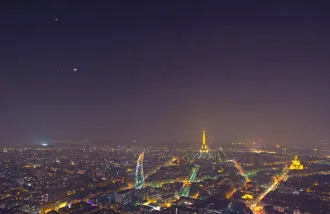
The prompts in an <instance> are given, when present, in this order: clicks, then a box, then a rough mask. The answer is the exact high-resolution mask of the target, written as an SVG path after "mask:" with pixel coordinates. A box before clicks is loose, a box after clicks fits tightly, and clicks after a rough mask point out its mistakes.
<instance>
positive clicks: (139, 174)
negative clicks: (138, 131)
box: [135, 152, 144, 189]
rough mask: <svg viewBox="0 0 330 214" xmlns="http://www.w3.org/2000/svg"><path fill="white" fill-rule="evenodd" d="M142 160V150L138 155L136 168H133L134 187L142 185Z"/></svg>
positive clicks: (137, 187)
mask: <svg viewBox="0 0 330 214" xmlns="http://www.w3.org/2000/svg"><path fill="white" fill-rule="evenodd" d="M143 160H144V152H142V153H141V154H140V155H139V159H138V161H137V164H136V170H135V188H136V189H141V188H142V187H143V186H144V175H143Z"/></svg>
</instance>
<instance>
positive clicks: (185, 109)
mask: <svg viewBox="0 0 330 214" xmlns="http://www.w3.org/2000/svg"><path fill="white" fill-rule="evenodd" d="M4 2H6V3H4ZM4 2H1V6H0V44H1V45H0V99H1V104H0V144H18V143H19V144H22V143H31V142H38V141H45V140H49V139H59V140H61V139H73V140H82V139H89V140H91V141H92V142H106V143H109V144H124V143H129V142H131V141H132V140H137V142H140V143H147V144H150V145H159V144H160V143H164V142H169V143H171V142H172V144H175V143H176V142H177V141H178V140H180V141H182V142H185V141H196V142H197V141H199V139H200V132H201V129H202V128H206V129H207V130H208V133H209V137H210V139H212V140H213V141H214V142H217V143H221V142H230V141H232V140H234V139H256V138H261V139H263V142H265V143H280V144H283V143H285V144H291V145H293V144H300V145H311V144H314V143H318V142H320V140H325V141H327V140H330V132H329V130H330V114H329V110H330V100H329V99H330V96H329V95H330V84H329V83H330V72H329V68H330V61H329V56H330V27H329V26H330V12H329V11H330V4H329V3H328V4H327V2H328V1H317V0H316V1H303V0H292V1H246V0H245V1H219V0H218V1H199V3H196V2H197V1H174V0H173V1H125V0H124V1H121V0H109V1H105V0H104V1H103V0H99V1H96V0H90V1H81V0H79V1H78V0H77V1H68V0H52V1H51V0H49V1H26V0H21V1H14V0H13V1H4ZM225 2H227V3H225Z"/></svg>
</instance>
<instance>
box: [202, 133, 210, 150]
mask: <svg viewBox="0 0 330 214" xmlns="http://www.w3.org/2000/svg"><path fill="white" fill-rule="evenodd" d="M200 153H209V147H208V146H207V142H206V131H205V129H203V131H202V147H201V149H200Z"/></svg>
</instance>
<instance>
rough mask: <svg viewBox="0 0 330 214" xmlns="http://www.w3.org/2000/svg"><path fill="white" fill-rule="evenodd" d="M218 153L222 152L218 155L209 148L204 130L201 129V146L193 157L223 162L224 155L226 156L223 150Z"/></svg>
mask: <svg viewBox="0 0 330 214" xmlns="http://www.w3.org/2000/svg"><path fill="white" fill-rule="evenodd" d="M220 153H221V154H222V156H220V154H219V153H218V152H217V151H215V150H213V149H210V147H209V146H208V144H207V136H206V130H205V129H203V131H202V143H201V148H200V150H199V152H198V153H197V154H196V155H195V156H194V158H193V159H194V160H195V159H196V158H197V159H203V160H209V161H211V162H214V163H215V162H217V163H219V162H224V159H225V158H224V157H226V156H225V155H224V152H223V150H221V151H220Z"/></svg>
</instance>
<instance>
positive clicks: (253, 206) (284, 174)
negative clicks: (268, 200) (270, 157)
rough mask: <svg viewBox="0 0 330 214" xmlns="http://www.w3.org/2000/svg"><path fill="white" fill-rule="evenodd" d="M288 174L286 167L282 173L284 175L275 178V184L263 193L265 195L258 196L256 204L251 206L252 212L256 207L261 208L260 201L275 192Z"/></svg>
mask: <svg viewBox="0 0 330 214" xmlns="http://www.w3.org/2000/svg"><path fill="white" fill-rule="evenodd" d="M287 174H288V169H287V168H286V167H284V169H283V171H282V173H281V175H280V176H277V177H274V181H273V183H272V184H271V185H270V186H269V187H268V188H267V189H266V190H265V191H264V192H263V193H261V194H260V195H259V196H258V198H257V199H256V200H255V201H254V203H252V204H251V205H250V208H251V210H255V208H256V207H258V209H259V206H257V205H258V204H259V203H260V201H261V200H262V199H263V198H264V197H265V196H266V195H267V194H268V193H269V192H271V191H274V190H275V189H276V188H277V187H278V185H279V184H280V183H281V182H282V181H283V180H284V179H286V177H287Z"/></svg>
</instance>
